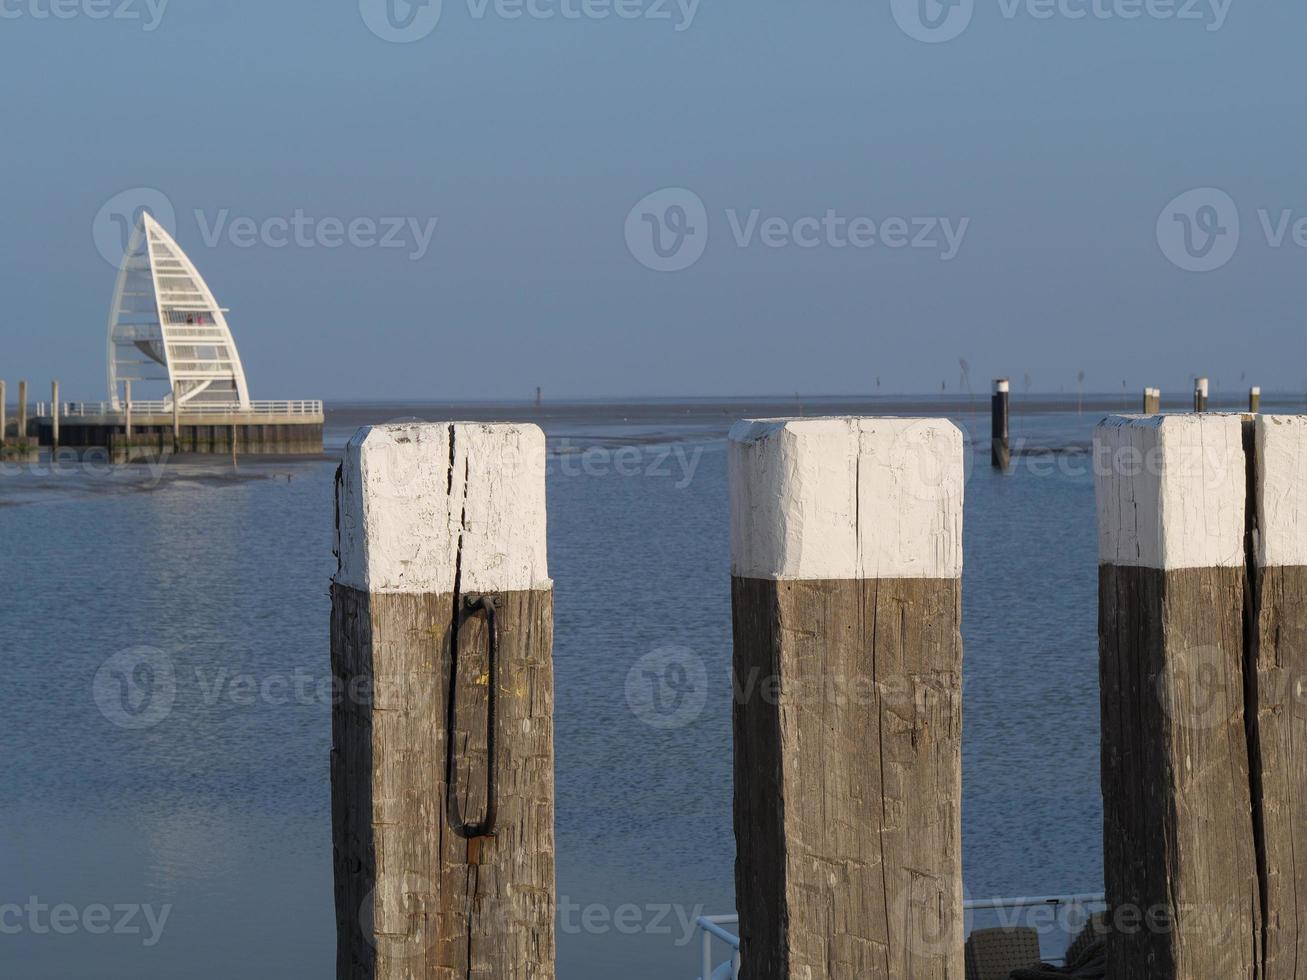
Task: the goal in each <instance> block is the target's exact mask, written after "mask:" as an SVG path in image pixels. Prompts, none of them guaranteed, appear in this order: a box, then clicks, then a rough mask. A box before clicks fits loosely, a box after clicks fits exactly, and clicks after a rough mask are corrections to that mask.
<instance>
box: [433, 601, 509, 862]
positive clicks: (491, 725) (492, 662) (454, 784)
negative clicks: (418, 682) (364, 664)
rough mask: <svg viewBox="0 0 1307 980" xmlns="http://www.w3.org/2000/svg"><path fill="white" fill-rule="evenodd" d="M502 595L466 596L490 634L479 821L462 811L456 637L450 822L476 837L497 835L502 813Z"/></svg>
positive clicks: (467, 608) (465, 613) (468, 612)
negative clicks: (456, 747) (498, 749)
mask: <svg viewBox="0 0 1307 980" xmlns="http://www.w3.org/2000/svg"><path fill="white" fill-rule="evenodd" d="M499 604H500V599H499V597H498V596H493V595H467V596H464V597H463V610H462V615H461V616H460V617H459V621H460V622H461V621H462V620H463V618H466V617H472V616H476V615H477V614H478V613H485V616H486V635H487V637H488V641H489V642H488V650H487V657H486V660H487V666H486V672H487V674H488V675H489V679H488V682H487V692H486V812H485V815H484V816H483V817H482V819H481V821H480V822H479V823H475V824H469V823H467V822H466V821H465V820H464V819H463V818H462V815H461V814H460V813H459V812H458V765H457V759H455V756H454V743H455V734H456V732H457V729H458V690H457V689H458V634H457V632H455V634H454V638H453V650H452V651H451V666H450V677H449V690H450V693H449V721H448V727H447V730H446V732H445V744H446V746H447V750H448V756H447V759H446V770H445V772H446V777H445V783H446V785H447V786H448V787H449V796H448V806H447V810H448V814H449V825H450V827H452V828H453V830H454V833H455V834H457V835H458V836H459V837H462V838H464V839H467V840H472V839H474V838H477V837H493V836H495V825H496V823H497V821H498V816H499V799H498V797H499V791H498V790H499V788H498V769H497V766H496V764H495V755H496V743H497V742H498V719H499V617H498V614H497V610H498V608H499Z"/></svg>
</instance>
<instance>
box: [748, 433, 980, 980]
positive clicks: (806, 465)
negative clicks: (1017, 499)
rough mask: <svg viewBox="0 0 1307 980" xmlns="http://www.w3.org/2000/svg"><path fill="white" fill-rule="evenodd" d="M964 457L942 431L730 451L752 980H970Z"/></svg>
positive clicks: (758, 438)
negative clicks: (964, 836) (966, 967)
mask: <svg viewBox="0 0 1307 980" xmlns="http://www.w3.org/2000/svg"><path fill="white" fill-rule="evenodd" d="M962 454H963V449H962V437H961V434H960V433H959V432H958V431H957V429H956V428H954V427H953V426H952V425H951V424H950V423H948V422H947V421H943V420H912V419H812V420H789V421H759V422H741V423H739V424H737V425H736V426H735V427H734V428H733V429H732V431H731V442H730V476H731V500H732V508H731V524H732V532H731V534H732V569H733V572H732V609H733V619H734V636H735V654H734V686H735V692H736V701H735V706H734V732H735V810H734V812H735V836H736V841H737V846H738V856H737V860H736V895H737V904H738V907H739V913H740V936H741V940H742V953H743V959H744V964H745V966H744V970H745V973H744V974H743V975H744V976H746V977H749V978H750V980H808V978H811V980H817V978H821V980H908V978H911V980H946V978H947V980H954V978H960V977H962V975H963V911H962V866H961V736H962V725H961V693H962V643H961V637H960V633H959V627H960V618H961V606H960V575H961V561H962V554H961V542H962V483H963V476H962V473H963V455H962Z"/></svg>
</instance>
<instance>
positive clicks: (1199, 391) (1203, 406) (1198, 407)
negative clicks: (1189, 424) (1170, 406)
mask: <svg viewBox="0 0 1307 980" xmlns="http://www.w3.org/2000/svg"><path fill="white" fill-rule="evenodd" d="M1208 387H1209V386H1208V381H1207V379H1206V378H1198V379H1197V380H1196V381H1195V382H1194V411H1195V412H1205V411H1207V396H1208Z"/></svg>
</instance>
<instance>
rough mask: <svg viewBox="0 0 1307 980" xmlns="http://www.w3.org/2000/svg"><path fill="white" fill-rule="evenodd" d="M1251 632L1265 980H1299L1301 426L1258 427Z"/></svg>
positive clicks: (1303, 945) (1305, 773) (1303, 607)
mask: <svg viewBox="0 0 1307 980" xmlns="http://www.w3.org/2000/svg"><path fill="white" fill-rule="evenodd" d="M1254 424H1255V425H1256V433H1257V435H1256V447H1257V462H1256V466H1255V472H1256V493H1257V496H1256V499H1257V513H1256V517H1255V525H1256V528H1257V531H1258V534H1257V541H1258V547H1257V575H1256V577H1255V578H1254V595H1255V599H1256V601H1255V608H1256V622H1255V624H1254V628H1253V629H1252V630H1251V631H1250V637H1249V639H1250V647H1249V651H1248V663H1249V668H1248V673H1249V691H1250V698H1249V701H1250V703H1253V704H1255V705H1256V706H1257V710H1256V713H1255V714H1254V716H1253V718H1252V719H1251V721H1252V725H1251V727H1250V733H1251V738H1250V744H1252V746H1253V748H1254V767H1253V777H1254V782H1253V790H1254V795H1253V805H1254V809H1253V813H1254V818H1255V822H1256V824H1257V825H1258V827H1259V829H1260V835H1261V836H1260V842H1261V858H1262V861H1261V864H1262V872H1263V875H1264V880H1263V887H1264V891H1263V895H1264V903H1265V906H1264V912H1263V915H1264V917H1265V922H1266V949H1265V957H1266V963H1265V968H1264V969H1263V971H1262V974H1261V976H1262V977H1263V978H1265V980H1302V978H1303V977H1305V976H1307V965H1304V964H1307V932H1305V931H1304V930H1303V928H1302V924H1303V923H1304V922H1307V863H1304V861H1303V859H1302V855H1303V854H1307V758H1304V755H1303V749H1302V747H1303V745H1304V744H1307V417H1304V416H1276V415H1264V416H1261V417H1259V418H1258V419H1257V420H1256V422H1255V423H1254Z"/></svg>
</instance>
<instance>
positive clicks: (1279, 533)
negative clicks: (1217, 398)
mask: <svg viewBox="0 0 1307 980" xmlns="http://www.w3.org/2000/svg"><path fill="white" fill-rule="evenodd" d="M1257 520H1258V535H1257V542H1258V544H1257V563H1258V565H1260V566H1261V567H1262V568H1274V567H1285V566H1296V565H1307V416H1304V415H1259V416H1258V417H1257Z"/></svg>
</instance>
